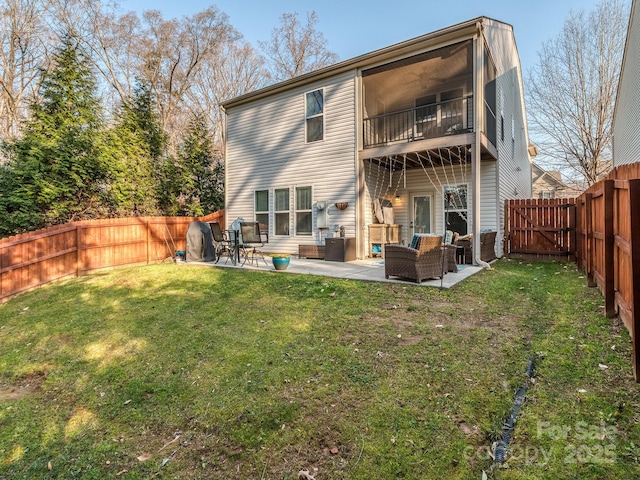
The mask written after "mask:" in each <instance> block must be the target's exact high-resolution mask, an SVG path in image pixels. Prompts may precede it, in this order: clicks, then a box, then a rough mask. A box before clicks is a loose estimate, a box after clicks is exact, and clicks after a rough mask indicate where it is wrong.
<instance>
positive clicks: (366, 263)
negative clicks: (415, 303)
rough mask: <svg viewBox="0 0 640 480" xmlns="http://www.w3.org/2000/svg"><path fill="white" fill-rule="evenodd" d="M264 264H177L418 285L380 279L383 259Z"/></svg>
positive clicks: (446, 281) (469, 269)
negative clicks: (280, 267) (279, 265)
mask: <svg viewBox="0 0 640 480" xmlns="http://www.w3.org/2000/svg"><path fill="white" fill-rule="evenodd" d="M264 259H265V261H266V264H265V262H264V261H262V258H258V266H256V265H255V264H252V265H249V264H248V263H245V264H244V266H243V265H241V264H239V265H237V266H236V265H233V264H232V263H231V261H228V262H227V263H225V260H226V258H221V259H220V261H219V262H218V263H214V262H179V264H181V265H206V266H213V267H219V268H240V269H245V270H259V271H271V272H277V273H281V274H283V275H287V274H307V275H321V276H325V277H335V278H348V279H352V280H364V281H370V282H389V283H401V284H405V285H418V284H416V283H415V282H412V281H411V280H403V279H400V278H397V277H391V278H389V279H386V278H384V259H379V258H367V259H365V260H355V261H352V262H327V261H324V260H310V259H304V258H298V257H293V256H292V257H291V262H290V264H289V267H288V268H287V269H286V270H281V271H277V270H275V269H274V268H273V265H272V264H271V259H270V258H269V257H268V256H267V255H265V257H264ZM480 270H482V267H479V266H474V265H458V272H456V273H453V272H449V273H447V274H446V275H444V278H443V279H442V281H441V280H440V279H439V278H438V279H430V280H424V281H423V282H422V283H420V284H419V285H420V286H427V287H438V288H440V287H441V286H442V288H450V287H452V286H454V285H456V284H457V283H459V282H461V281H462V280H464V279H465V278H468V277H470V276H471V275H473V274H474V273H477V272H479V271H480Z"/></svg>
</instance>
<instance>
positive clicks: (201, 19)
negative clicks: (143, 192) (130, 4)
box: [139, 6, 240, 144]
mask: <svg viewBox="0 0 640 480" xmlns="http://www.w3.org/2000/svg"><path fill="white" fill-rule="evenodd" d="M143 17H144V23H145V25H146V27H147V28H146V30H145V32H144V33H145V35H144V41H143V42H142V43H141V45H140V54H141V64H140V68H139V76H140V78H141V79H142V80H143V81H145V82H147V83H148V84H149V85H150V86H151V89H152V92H153V93H154V96H155V97H156V98H157V100H158V105H159V108H160V117H161V121H162V123H163V127H164V128H165V130H166V131H167V133H168V134H169V139H170V143H172V144H175V142H174V140H175V137H176V135H175V134H176V133H177V132H179V131H180V130H181V128H180V127H181V125H182V126H184V125H185V124H184V122H183V121H182V120H181V118H180V115H179V111H180V109H181V107H183V106H184V102H185V101H186V99H187V96H188V93H189V91H190V90H191V89H192V88H193V82H194V79H195V78H196V76H197V74H198V72H199V71H200V70H201V69H202V68H203V66H204V65H205V64H206V63H207V62H209V61H212V60H214V59H217V58H218V57H217V56H216V53H217V52H218V51H219V49H220V48H223V47H224V45H226V44H228V43H229V42H233V41H235V40H237V39H238V38H239V37H240V35H239V34H238V33H237V32H236V30H235V29H234V28H233V27H232V26H231V25H230V24H229V23H228V17H227V15H226V14H224V13H221V12H220V11H219V10H218V9H217V8H216V7H214V6H211V7H209V8H207V9H205V10H203V11H202V12H199V13H196V14H195V15H192V16H190V17H183V18H182V19H181V20H180V21H178V20H168V21H165V20H163V19H162V17H161V16H160V13H159V12H157V11H146V12H144V14H143Z"/></svg>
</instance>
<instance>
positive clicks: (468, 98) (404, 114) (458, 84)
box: [362, 40, 495, 148]
mask: <svg viewBox="0 0 640 480" xmlns="http://www.w3.org/2000/svg"><path fill="white" fill-rule="evenodd" d="M486 58H487V62H486V64H487V65H488V67H487V68H486V70H485V78H487V79H488V81H487V85H486V86H485V104H486V102H487V100H490V103H491V102H492V105H489V106H488V107H487V108H486V109H485V111H489V112H490V116H491V115H492V116H493V120H491V118H489V119H488V120H485V122H484V123H485V124H486V125H487V127H486V128H484V127H485V126H483V131H485V133H486V135H487V137H488V138H489V139H490V140H491V141H492V142H493V143H494V144H495V113H493V112H495V68H494V67H493V66H492V64H491V63H490V60H489V59H488V57H486ZM486 72H488V75H487V73H486ZM491 72H493V74H491ZM362 77H363V78H362V83H363V96H364V112H363V118H364V120H363V145H364V148H369V147H376V146H381V145H388V144H390V143H395V142H412V141H418V140H423V139H428V138H435V137H442V136H446V135H456V134H459V133H466V132H473V131H474V124H473V121H474V111H473V108H474V92H473V42H472V41H471V40H466V41H463V42H460V43H456V44H453V45H449V46H446V47H443V48H439V49H436V50H432V51H429V52H425V53H422V54H419V55H415V56H412V57H409V58H405V59H402V60H398V61H396V62H392V63H388V64H385V65H381V66H379V67H374V68H371V69H369V70H365V71H363V73H362ZM487 88H488V89H489V92H487ZM491 90H493V94H491V92H490V91H491ZM485 116H486V115H485Z"/></svg>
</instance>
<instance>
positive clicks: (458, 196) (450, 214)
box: [444, 184, 469, 235]
mask: <svg viewBox="0 0 640 480" xmlns="http://www.w3.org/2000/svg"><path fill="white" fill-rule="evenodd" d="M444 212H445V219H446V222H447V228H446V229H447V230H451V231H452V232H458V233H459V234H460V235H466V234H467V232H468V231H469V223H468V221H467V218H468V213H469V209H468V205H467V185H466V184H460V185H448V186H446V187H444Z"/></svg>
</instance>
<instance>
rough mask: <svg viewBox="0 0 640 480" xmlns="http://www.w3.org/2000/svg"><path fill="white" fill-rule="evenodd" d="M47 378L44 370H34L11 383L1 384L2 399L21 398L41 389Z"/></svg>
mask: <svg viewBox="0 0 640 480" xmlns="http://www.w3.org/2000/svg"><path fill="white" fill-rule="evenodd" d="M46 378H47V375H46V374H45V373H44V372H34V373H30V374H28V375H24V376H22V377H20V378H18V379H16V380H15V381H14V382H13V383H11V384H9V385H0V401H5V400H20V399H21V398H23V397H25V396H27V395H31V394H33V393H35V392H37V391H39V390H40V386H41V385H42V383H43V382H44V381H45V379H46Z"/></svg>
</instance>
